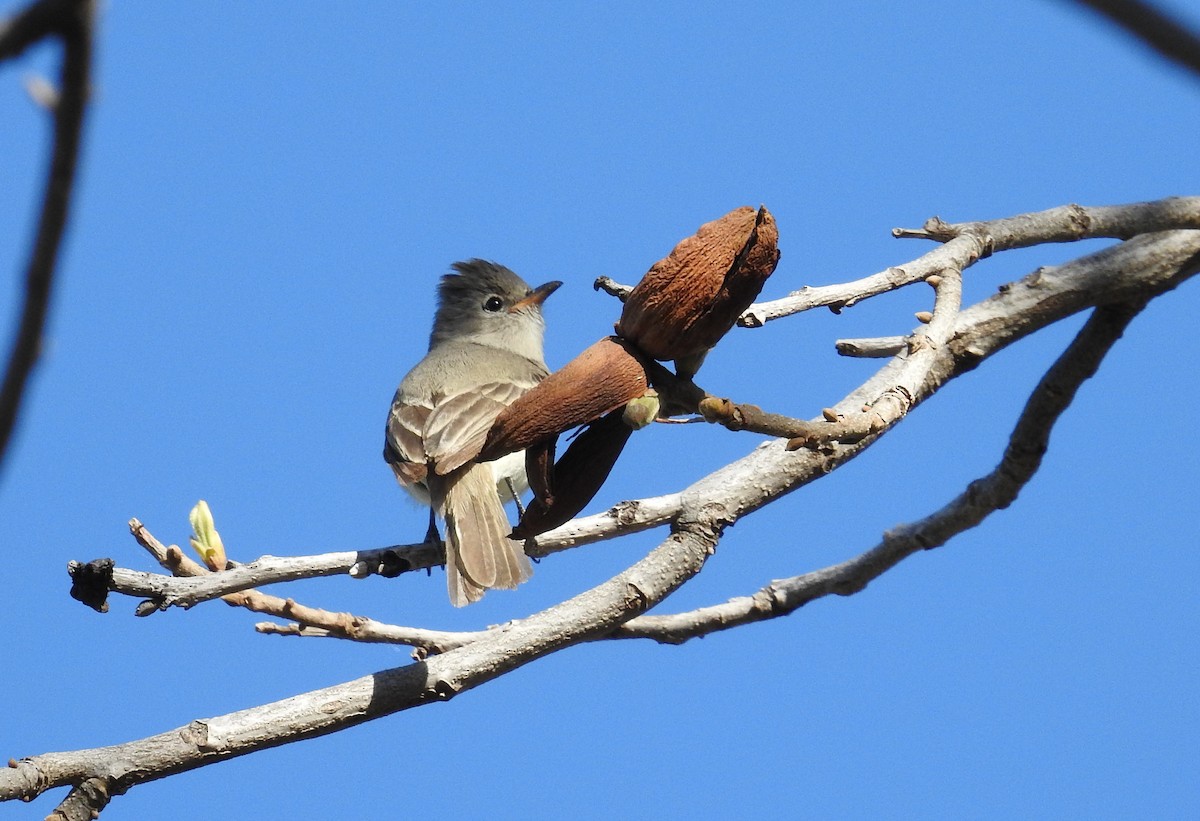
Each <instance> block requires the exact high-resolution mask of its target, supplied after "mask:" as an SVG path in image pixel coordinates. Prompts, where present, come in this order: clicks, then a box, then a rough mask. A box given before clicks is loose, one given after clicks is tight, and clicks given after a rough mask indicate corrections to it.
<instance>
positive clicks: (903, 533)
mask: <svg viewBox="0 0 1200 821" xmlns="http://www.w3.org/2000/svg"><path fill="white" fill-rule="evenodd" d="M1143 307H1145V302H1137V303H1133V304H1121V305H1111V306H1101V307H1099V308H1096V309H1095V311H1094V312H1093V313H1092V316H1091V317H1090V318H1089V319H1088V321H1087V323H1086V324H1085V325H1084V327H1083V329H1082V330H1081V331H1080V332H1079V334H1078V335H1077V336H1076V337H1075V339H1074V341H1072V343H1071V344H1070V345H1069V346H1068V347H1067V349H1066V350H1065V351H1064V352H1063V354H1062V355H1061V356H1060V357H1059V358H1058V360H1057V361H1056V362H1055V363H1054V364H1053V365H1052V366H1051V367H1050V369H1049V370H1048V371H1047V372H1046V374H1045V376H1043V377H1042V379H1041V381H1040V382H1039V383H1038V385H1037V387H1036V388H1035V389H1034V391H1033V393H1032V395H1031V396H1030V398H1029V401H1028V402H1027V403H1026V405H1025V409H1024V410H1023V411H1022V413H1021V416H1020V418H1019V419H1018V421H1017V424H1016V427H1015V428H1014V430H1013V432H1012V434H1011V436H1010V437H1009V441H1008V446H1007V448H1006V449H1005V451H1004V456H1003V458H1001V460H1000V463H999V464H998V465H997V466H996V468H995V469H994V470H992V471H991V472H990V473H989V474H987V475H986V476H984V477H982V478H980V479H977V480H975V481H974V482H972V483H971V484H970V485H968V486H967V489H966V490H965V491H963V492H962V493H960V494H959V495H958V496H957V497H956V498H955V499H953V500H952V501H951V502H950V503H948V504H947V505H946V506H945V507H943V508H942V509H940V510H938V511H937V512H935V513H933V514H931V515H929V516H927V517H925V518H924V519H922V520H920V521H919V522H915V523H913V524H910V525H905V526H901V527H897V528H895V529H893V530H891V531H889V532H887V533H885V534H884V536H883V540H882V541H881V542H880V543H879V544H878V545H876V546H875V547H873V548H872V549H871V550H868V551H867V552H865V553H863V554H861V555H859V556H857V557H855V558H853V559H850V560H849V561H846V562H842V563H841V564H837V565H833V566H831V567H826V568H823V569H821V570H816V571H813V572H811V573H805V574H803V575H800V576H793V577H792V578H789V579H782V580H777V581H773V582H771V583H770V584H769V585H767V586H766V587H764V588H762V589H761V590H759V591H758V592H757V593H755V594H754V595H752V596H741V597H738V598H734V599H730V600H729V601H727V602H724V603H722V604H719V605H714V606H711V607H702V608H699V609H696V610H692V611H689V612H686V613H677V614H673V615H664V616H658V615H645V616H639V617H637V618H635V619H632V620H630V621H628V622H626V623H625V624H623V625H621V626H620V627H618V628H617V629H616V630H615V631H614V632H613V634H612V638H648V639H654V640H655V641H659V642H662V643H665V644H682V643H683V642H685V641H687V640H688V639H691V638H696V637H698V636H704V635H708V634H709V633H714V632H717V631H720V630H728V629H730V628H732V627H738V626H740V625H743V624H748V623H750V622H755V621H764V620H766V619H773V618H778V617H779V616H786V615H788V614H789V613H793V612H795V611H796V610H798V609H799V608H801V607H803V606H804V605H806V604H808V603H809V602H811V601H814V600H816V599H819V598H823V597H825V596H828V595H831V594H836V595H839V596H849V595H853V594H854V593H858V592H860V591H861V590H863V589H864V588H866V586H867V584H868V583H869V582H870V581H871V580H872V579H875V578H877V577H878V576H880V575H882V574H883V573H884V572H885V571H887V570H890V569H891V568H892V567H895V566H896V565H897V564H899V563H900V562H901V561H903V560H904V559H906V558H908V557H909V556H911V555H912V554H914V553H917V552H920V551H922V550H931V549H933V548H935V547H941V546H942V545H944V544H945V543H946V542H947V541H949V540H950V539H951V538H953V537H954V536H956V535H958V534H959V533H962V532H963V531H965V530H969V529H971V528H973V527H975V526H976V525H978V524H980V523H981V522H982V521H983V520H984V519H985V518H987V517H988V516H989V515H990V514H991V513H992V512H994V511H996V510H1003V509H1004V508H1007V507H1008V506H1009V505H1010V504H1012V503H1013V501H1015V500H1016V498H1017V494H1018V493H1020V491H1021V489H1022V488H1023V487H1024V486H1025V485H1026V483H1028V482H1029V480H1030V479H1031V478H1033V475H1034V473H1036V472H1037V469H1038V468H1039V467H1040V466H1041V463H1042V456H1043V454H1044V453H1045V452H1046V449H1047V447H1048V445H1049V441H1050V432H1051V430H1052V429H1053V427H1054V424H1055V423H1056V422H1057V421H1058V419H1059V418H1060V417H1061V416H1062V414H1063V412H1064V411H1065V410H1066V409H1067V407H1068V406H1070V404H1071V402H1072V400H1073V399H1074V398H1075V394H1076V392H1077V391H1078V390H1079V387H1080V386H1081V385H1082V384H1083V383H1084V382H1085V381H1086V380H1088V379H1090V378H1091V377H1092V376H1094V375H1095V373H1096V370H1097V369H1098V368H1099V366H1100V363H1101V361H1102V360H1103V359H1104V357H1105V355H1106V354H1107V353H1108V351H1109V350H1111V348H1112V346H1113V345H1114V344H1115V343H1116V342H1117V340H1118V339H1120V338H1121V335H1122V334H1123V333H1124V331H1125V328H1126V327H1128V325H1129V323H1130V322H1131V321H1132V320H1133V318H1134V317H1135V316H1136V315H1137V314H1138V313H1139V312H1140V311H1141V310H1142V308H1143Z"/></svg>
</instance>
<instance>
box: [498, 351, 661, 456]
mask: <svg viewBox="0 0 1200 821" xmlns="http://www.w3.org/2000/svg"><path fill="white" fill-rule="evenodd" d="M647 387H649V380H648V379H647V377H646V369H645V367H643V365H642V363H641V362H640V361H638V358H637V356H636V355H634V353H633V352H632V350H631V349H630V345H629V343H628V342H625V341H624V340H622V339H618V338H617V337H615V336H609V337H605V338H604V339H601V340H600V341H599V342H597V343H595V344H594V345H592V346H591V347H589V348H587V349H586V350H584V352H583V353H581V354H580V355H579V356H577V357H575V358H574V359H572V360H571V361H570V362H568V363H567V364H566V365H564V366H563V367H562V368H561V369H560V370H557V371H555V372H554V373H552V374H550V375H549V376H547V377H546V378H545V379H543V380H542V381H541V382H540V383H538V384H537V385H536V386H534V387H533V388H531V389H530V390H528V391H527V392H525V393H523V394H521V396H519V397H517V400H516V401H515V402H513V403H512V404H511V405H509V406H508V407H507V408H505V409H504V410H503V411H501V412H500V415H499V416H497V417H496V421H495V422H494V423H493V424H492V428H491V430H490V431H488V436H487V440H486V441H485V442H484V443H483V449H482V450H481V451H480V453H479V455H478V456H477V457H476V458H477V459H478V460H479V461H481V462H483V461H490V460H492V459H498V458H500V457H501V456H504V455H505V454H509V453H516V452H517V451H519V450H525V449H527V448H529V447H530V446H531V445H535V444H537V443H540V442H545V441H547V440H549V439H551V438H553V437H555V436H557V435H558V434H560V433H562V432H563V431H568V430H571V429H572V428H576V427H579V426H580V425H583V424H586V423H587V422H591V421H592V420H593V419H599V418H600V417H601V416H604V415H605V414H606V413H608V412H609V411H612V410H616V409H617V408H620V407H622V406H624V405H625V403H626V402H628V401H629V400H630V399H636V398H637V397H639V396H642V395H643V394H645V393H646V389H647Z"/></svg>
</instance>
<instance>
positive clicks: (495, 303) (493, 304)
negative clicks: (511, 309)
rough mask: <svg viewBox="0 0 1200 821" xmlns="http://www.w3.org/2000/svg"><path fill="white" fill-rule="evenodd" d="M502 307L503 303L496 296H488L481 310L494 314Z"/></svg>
mask: <svg viewBox="0 0 1200 821" xmlns="http://www.w3.org/2000/svg"><path fill="white" fill-rule="evenodd" d="M503 307H504V301H503V300H502V299H500V297H498V296H490V297H488V298H487V302H485V303H483V310H485V311H491V312H492V313H495V312H496V311H498V310H500V309H501V308H503Z"/></svg>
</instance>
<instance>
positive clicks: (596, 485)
mask: <svg viewBox="0 0 1200 821" xmlns="http://www.w3.org/2000/svg"><path fill="white" fill-rule="evenodd" d="M623 413H624V412H623V411H622V410H621V409H620V408H618V409H617V410H614V411H612V412H610V413H608V414H606V415H604V416H602V417H601V418H599V419H597V420H595V421H594V422H592V423H591V424H589V425H588V426H587V427H586V428H584V429H583V432H582V433H580V434H579V435H578V436H576V437H575V438H574V439H573V440H572V441H571V446H570V447H568V448H567V452H566V453H564V454H563V456H562V458H561V459H559V460H558V462H557V463H555V465H554V468H553V471H552V476H551V482H550V489H551V491H552V492H550V493H547V494H545V495H542V494H540V493H538V492H537V488H536V487H535V485H536V483H537V481H538V480H536V479H535V478H534V471H535V469H534V467H533V465H532V464H531V463H532V462H533V461H534V460H535V459H536V458H537V457H536V456H534V449H533V448H530V449H529V450H527V451H526V452H525V453H526V462H525V464H526V471H527V472H528V473H529V476H530V482H529V484H530V486H531V487H534V497H533V501H532V502H530V503H529V507H527V508H525V515H524V516H522V517H521V521H520V523H519V524H518V525H517V527H516V528H515V529H514V530H513V532H512V538H514V539H532V538H533V537H535V536H539V535H541V534H542V533H545V532H546V531H547V530H553V529H554V528H556V527H558V526H559V525H561V524H565V523H566V522H569V521H571V519H573V518H575V516H576V514H578V513H579V511H581V510H583V508H584V506H586V505H587V503H588V502H590V501H591V500H592V497H594V496H595V495H596V493H597V492H598V491H599V490H600V486H601V485H603V484H604V480H605V479H607V478H608V474H609V472H610V471H611V470H612V467H613V465H614V464H616V462H617V457H619V456H620V455H621V451H622V450H623V449H624V448H625V443H626V442H627V441H629V437H630V435H631V434H632V433H633V428H631V427H629V425H628V424H626V422H625V420H624V419H623V418H622V415H623ZM552 453H553V450H551V454H552Z"/></svg>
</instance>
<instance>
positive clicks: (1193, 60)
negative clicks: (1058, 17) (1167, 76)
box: [1078, 0, 1200, 76]
mask: <svg viewBox="0 0 1200 821" xmlns="http://www.w3.org/2000/svg"><path fill="white" fill-rule="evenodd" d="M1078 2H1079V3H1080V4H1081V5H1084V6H1088V7H1089V8H1091V9H1092V10H1094V11H1096V12H1098V13H1100V14H1102V15H1104V16H1105V17H1107V18H1108V19H1109V20H1111V21H1113V22H1114V23H1116V24H1117V25H1118V26H1120V27H1121V28H1123V29H1125V30H1126V31H1127V32H1129V33H1130V34H1132V35H1133V36H1134V37H1136V38H1138V39H1139V40H1141V41H1142V42H1143V43H1145V44H1146V45H1148V46H1150V48H1152V49H1154V50H1155V51H1157V52H1158V53H1159V54H1161V55H1162V56H1163V57H1166V58H1167V59H1168V60H1171V61H1173V62H1175V63H1178V64H1179V65H1181V66H1183V67H1184V68H1186V69H1188V70H1189V71H1191V72H1192V73H1193V74H1195V75H1197V76H1200V35H1197V34H1196V32H1194V31H1192V30H1190V29H1189V28H1188V27H1187V26H1186V25H1184V23H1183V22H1181V21H1180V20H1177V19H1175V18H1174V17H1171V16H1170V15H1168V14H1167V13H1166V12H1164V11H1162V10H1161V9H1159V8H1158V7H1157V6H1155V5H1154V4H1152V3H1144V2H1141V0H1078Z"/></svg>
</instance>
